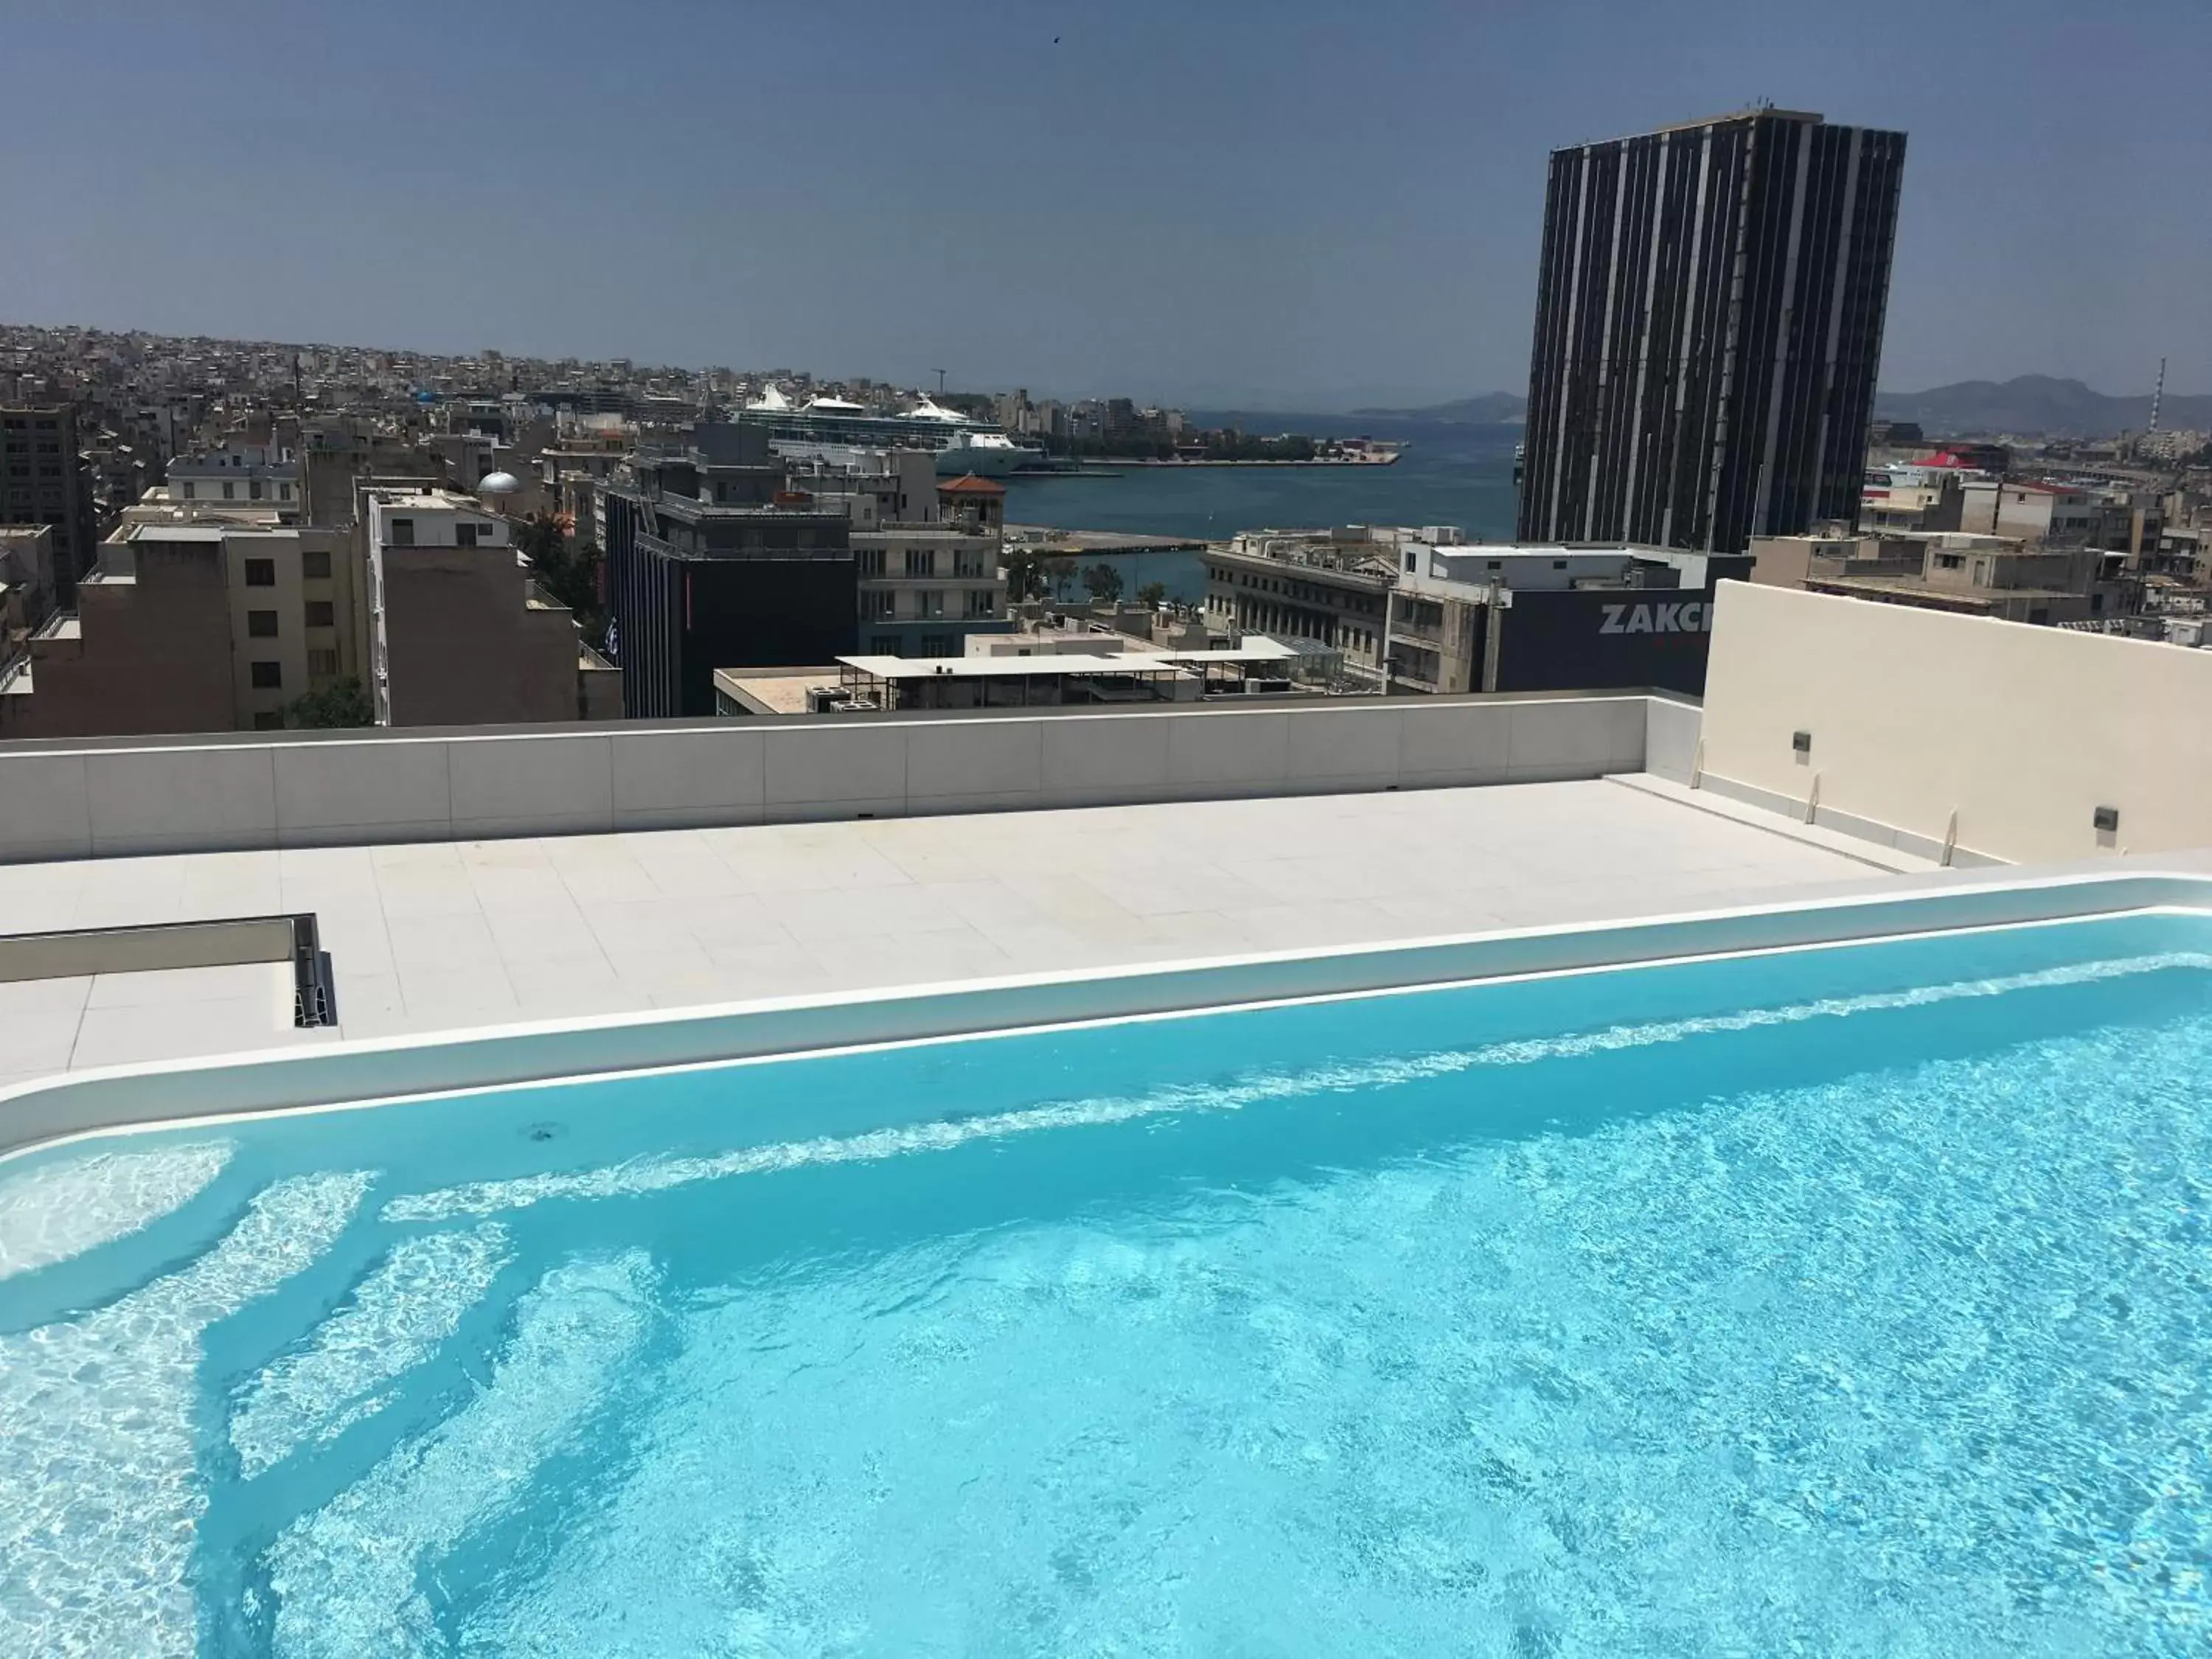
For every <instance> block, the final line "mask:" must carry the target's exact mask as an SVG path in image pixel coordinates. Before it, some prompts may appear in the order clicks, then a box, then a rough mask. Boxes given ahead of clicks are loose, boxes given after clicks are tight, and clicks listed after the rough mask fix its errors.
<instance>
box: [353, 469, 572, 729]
mask: <svg viewBox="0 0 2212 1659" xmlns="http://www.w3.org/2000/svg"><path fill="white" fill-rule="evenodd" d="M361 495H362V526H363V527H364V530H365V535H366V549H367V561H368V594H369V611H370V624H369V635H370V654H371V659H372V661H371V673H372V683H371V686H370V690H371V695H372V696H373V698H374V703H375V707H376V723H377V724H378V725H379V726H467V725H498V724H503V723H516V722H525V721H535V720H579V719H585V718H597V717H599V715H600V714H603V713H605V708H604V705H603V704H602V703H600V702H599V701H598V700H597V699H595V698H594V697H592V696H587V695H586V683H585V679H584V678H583V677H585V676H586V675H588V674H589V673H590V672H591V671H592V665H593V664H594V663H595V662H596V661H597V659H596V658H593V657H592V656H590V655H589V654H588V653H586V651H585V650H584V647H583V646H582V644H581V642H580V640H579V639H578V637H577V633H576V623H575V619H574V617H573V616H572V615H571V614H570V613H569V611H568V607H567V606H566V605H561V604H559V603H558V602H557V601H556V600H555V599H553V598H552V597H551V595H550V594H548V593H547V592H545V590H544V588H543V587H541V586H538V583H537V582H536V581H534V580H532V577H531V574H530V567H529V562H528V561H527V560H526V559H525V558H524V557H523V556H522V555H521V554H520V552H519V551H518V550H516V548H515V546H514V544H513V539H512V537H511V535H510V531H509V526H508V524H507V520H505V519H503V518H501V516H500V515H499V514H498V513H494V512H491V511H489V509H487V508H486V507H484V506H483V503H482V502H480V501H477V500H475V499H474V498H473V497H471V496H467V495H459V494H456V493H454V492H453V491H451V490H443V489H421V488H418V487H416V486H412V485H403V486H399V487H396V488H390V489H386V488H378V487H374V486H371V487H368V488H366V489H363V490H362V492H361Z"/></svg>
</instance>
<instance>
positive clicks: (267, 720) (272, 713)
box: [253, 708, 284, 732]
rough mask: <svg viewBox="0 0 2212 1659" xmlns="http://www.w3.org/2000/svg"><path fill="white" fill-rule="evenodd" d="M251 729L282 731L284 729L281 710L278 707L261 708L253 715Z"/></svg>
mask: <svg viewBox="0 0 2212 1659" xmlns="http://www.w3.org/2000/svg"><path fill="white" fill-rule="evenodd" d="M253 729H254V730H255V731H257V732H282V731H283V729H284V713H283V710H282V709H280V708H264V709H263V710H262V711H261V712H260V713H259V714H256V715H254V717H253Z"/></svg>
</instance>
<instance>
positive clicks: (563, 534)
mask: <svg viewBox="0 0 2212 1659" xmlns="http://www.w3.org/2000/svg"><path fill="white" fill-rule="evenodd" d="M574 528H575V520H574V519H573V518H571V517H570V516H569V515H568V513H532V514H531V515H530V516H529V517H528V518H526V519H525V520H522V522H521V523H520V524H518V525H517V526H515V527H514V544H515V545H516V546H517V547H519V548H520V549H521V550H522V551H523V553H524V555H525V556H527V557H528V559H529V560H530V562H531V565H532V568H534V569H535V570H536V571H537V573H538V582H539V584H540V585H541V586H544V589H545V591H546V592H548V593H550V594H551V595H552V596H553V597H554V599H556V601H558V602H559V603H560V604H562V605H566V606H568V611H569V613H570V614H571V615H572V616H574V617H575V619H576V626H577V628H578V629H580V630H582V633H583V635H584V638H585V640H586V642H587V643H589V644H591V645H592V646H593V647H597V646H598V645H599V643H600V641H603V640H605V637H606V632H607V613H606V610H605V607H604V606H603V605H601V604H600V603H599V562H600V561H599V549H598V548H597V547H595V546H594V545H592V544H591V543H590V542H577V543H574V544H571V543H570V542H569V540H568V536H569V533H570V532H572V531H573V530H574Z"/></svg>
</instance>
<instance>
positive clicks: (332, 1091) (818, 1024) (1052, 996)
mask: <svg viewBox="0 0 2212 1659" xmlns="http://www.w3.org/2000/svg"><path fill="white" fill-rule="evenodd" d="M2006 874H2007V875H2008V876H2010V877H2011V878H2010V879H2002V878H2000V879H1994V880H1972V879H1968V880H1957V879H1954V880H1952V881H1950V882H1948V883H1946V884H1942V885H1929V884H1926V883H1925V882H1924V881H1922V880H1917V879H1914V880H1909V881H1906V882H1903V883H1898V884H1883V885H1882V887H1881V889H1879V890H1873V891H1855V892H1852V893H1849V894H1844V895H1841V896H1833V897H1829V898H1818V899H1808V900H1803V901H1800V902H1792V903H1778V904H1772V905H1762V906H1755V907H1743V908H1723V909H1707V910H1696V911H1685V912H1676V913H1670V914H1664V915H1650V916H1640V917H1636V918H1632V919H1628V920H1619V919H1615V920H1608V921H1596V922H1583V923H1574V924H1566V925H1553V926H1548V927H1522V928H1509V929H1500V930H1492V931H1488V932H1483V933H1467V934H1455V935H1450V936H1446V937H1442V938H1426V939H1397V940H1389V941H1381V942H1375V943H1368V944H1360V945H1339V946H1332V947H1328V948H1325V949H1314V950H1296V951H1266V952H1256V953H1248V954H1242V955H1236V956H1229V957H1199V958H1190V959H1185V960H1179V961H1172V962H1164V963H1140V964H1134V965H1127V966H1118V967H1111V968H1102V969H1085V970H1080V971H1073V972H1061V973H1036V974H1024V975H1008V976H1005V977H1000V978H992V979H978V980H964V981H943V982H939V983H933V984H926V985H919V986H901V987H889V988H877V989H870V990H861V991H839V992H832V993H820V994H811V995H806V996H798V997H779V998H767V999H759V1000H748V1001H743V1002H735V1003H724V1004H714V1005H706V1006H696V1007H687V1008H678V1009H663V1010H656V1011H653V1012H647V1013H638V1012H624V1013H615V1014H606V1015H593V1016H588V1017H584V1018H567V1019H559V1020H550V1021H538V1022H530V1023H525V1024H506V1025H488V1026H474V1027H465V1028H461V1029H459V1030H445V1031H435V1032H426V1033H421V1034H416V1035H410V1036H396V1037H384V1038H374V1039H367V1040H362V1041H358V1042H335V1043H326V1044H321V1045H317V1046H313V1047H302V1048H284V1049H276V1050H269V1049H262V1050H257V1051H253V1052H252V1053H248V1054H218V1055H209V1056H204V1057H197V1058H193V1059H190V1060H169V1061H154V1062H143V1063H139V1064H135V1065H130V1066H113V1067H106V1068H102V1069H100V1070H88V1071H82V1072H70V1073H58V1074H56V1075H54V1076H52V1077H51V1078H41V1079H33V1080H32V1081H30V1082H27V1083H20V1084H15V1085H10V1086H9V1087H5V1088H0V1160H6V1159H12V1158H15V1157H18V1156H20V1155H21V1154H24V1153H27V1152H32V1151H34V1150H36V1149H38V1148H40V1147H41V1146H47V1145H51V1144H52V1143H54V1142H57V1141H61V1140H66V1139H76V1138H77V1137H79V1136H82V1135H87V1134H93V1133H101V1132H105V1131H112V1130H118V1129H151V1128H155V1127H175V1126H178V1125H180V1124H189V1123H195V1122H200V1121H218V1120H236V1119H239V1118H244V1117H258V1116H264V1115H271V1114H276V1113H283V1112H289V1111H295V1110H301V1109H325V1108H331V1107H336V1106H354V1105H362V1106H366V1105H371V1104H374V1103H385V1102H390V1101H393V1100H398V1099H419V1098H422V1097H435V1096H446V1095H457V1094H465V1093H472V1092H477V1091H482V1090H484V1089H491V1088H502V1087H513V1086H517V1085H532V1084H548V1083H555V1082H562V1081H568V1080H572V1079H583V1078H590V1077H605V1076H608V1075H611V1074H619V1073H639V1072H656V1071H667V1070H671V1069H676V1068H680V1067H688V1066H702V1065H714V1064H727V1063H730V1062H732V1061H739V1060H765V1059H772V1058H775V1057H778V1056H781V1055H791V1054H819V1053H823V1052H826V1051H831V1050H848V1049H854V1048H871V1047H882V1046H886V1045H891V1044H899V1043H911V1042H923V1041H933V1040H939V1039H946V1038H958V1037H975V1036H989V1035H995V1034H1000V1033H1006V1032H1011V1031H1018V1030H1037V1029H1041V1028H1048V1027H1066V1026H1073V1025H1080V1024H1097V1023H1099V1022H1102V1021H1113V1020H1125V1019H1134V1018H1152V1017H1167V1016H1173V1015H1177V1014H1182V1013H1188V1012H1194V1011H1199V1010H1218V1009H1227V1008H1231V1007H1239V1006H1254V1005H1263V1004H1282V1003H1292V1002H1298V1001H1305V1000H1316V999H1322V998H1336V997H1343V996H1348V995H1356V994H1368V993H1383V992H1389V991H1397V990H1408V989H1413V988H1415V987H1426V986H1441V985H1449V984H1462V983H1468V982H1473V981H1502V980H1508V979H1517V978H1528V977H1532V976H1537V975H1553V974H1561V973H1579V972H1587V971H1591V970H1598V969H1613V968H1625V967H1635V966H1656V965H1659V964H1661V963H1667V962H1671V961H1682V960H1692V959H1701V958H1711V957H1726V956H1735V955H1746V954H1752V953H1757V952H1762V951H1778V950H1792V949H1805V948H1810V947H1816V946H1822V945H1844V944H1859V943H1869V942H1873V941H1875V940H1878V939H1885V938H1897V937H1909V936H1913V935H1921V934H1929V933H1958V932H1966V931H1973V930H1979V929H1984V928H1989V927H2012V926H2019V925H2022V924H2029V923H2036V922H2049V921H2084V920H2089V919H2093V918H2095V917H2100V916H2117V915H2128V914H2140V913H2145V912H2153V911H2167V912H2174V913H2197V914H2203V913H2206V912H2212V873H2206V872H2198V871H2193V870H2190V869H2186V868H2170V869H2155V868H2152V869H2130V870H2127V871H2114V872H2107V871H2093V872H2069V873H2058V874H2049V875H2045V876H2043V877H2041V878H2027V879H2021V878H2019V877H2018V874H2017V872H2006Z"/></svg>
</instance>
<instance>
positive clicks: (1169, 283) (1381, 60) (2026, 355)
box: [0, 0, 2212, 405]
mask: <svg viewBox="0 0 2212 1659" xmlns="http://www.w3.org/2000/svg"><path fill="white" fill-rule="evenodd" d="M1055 37H1058V38H1057V40H1056V41H1055ZM0 64H3V65H4V70H5V73H4V76H0V85H4V88H5V105H6V107H7V110H8V115H7V119H6V130H7V133H8V137H7V144H8V152H9V153H8V156H7V160H6V161H5V162H4V163H0V317H4V318H6V319H9V320H15V321H29V322H49V323H52V322H80V323H88V324H95V325H108V326H127V325H138V326H142V327H146V328H150V329H155V330H158V331H168V332H179V333H183V332H194V333H207V334H223V335H242V336H250V337H258V338H274V339H293V340H335V341H347V342H354V343H370V344H393V345H411V346H418V347H422V348H427V349H448V350H469V349H477V348H479V347H483V346H495V347H500V348H502V349H507V350H509V351H513V352H530V353H537V354H543V355H548V356H557V355H567V354H571V353H573V354H576V355H579V356H630V357H634V358H636V359H638V360H640V361H645V362H681V363H689V364H695V365H696V364H706V363H726V364H730V365H732V366H736V367H755V368H767V367H775V366H784V365H788V366H793V367H799V368H812V369H815V370H817V371H820V372H823V373H828V374H875V375H878V376H882V377H885V378H890V379H897V380H905V381H908V382H917V383H918V382H921V381H922V380H925V379H929V378H933V377H932V376H931V373H930V372H931V371H932V370H933V368H936V367H938V366H939V365H942V366H944V367H945V368H948V369H949V370H950V371H951V384H952V385H954V386H1014V385H1025V386H1030V387H1031V388H1033V389H1035V390H1037V391H1039V392H1046V391H1050V392H1060V393H1066V394H1077V393H1085V392H1130V393H1133V394H1135V395H1138V396H1140V397H1141V396H1151V397H1161V398H1181V399H1183V400H1185V401H1188V402H1194V403H1205V402H1218V401H1222V400H1224V399H1242V398H1252V397H1255V396H1258V395H1269V396H1272V397H1273V398H1274V399H1275V400H1276V401H1278V402H1280V403H1285V404H1296V403H1298V402H1304V403H1307V404H1309V405H1314V404H1327V403H1329V402H1338V403H1341V402H1351V401H1374V400H1381V399H1388V400H1415V399H1430V398H1446V397H1455V396H1460V395H1464V394H1467V393H1470V392H1480V391H1487V390H1491V389H1494V388H1505V389H1510V390H1519V389H1520V388H1521V387H1522V386H1523V384H1524V383H1525V380H1526V375H1527V352H1528V325H1529V315H1530V309H1531V306H1532V303H1533V295H1534V276H1535V258H1536V237H1537V230H1538V226H1539V222H1540V219H1541V211H1542V199H1543V198H1542V189H1543V180H1544V168H1545V161H1546V155H1547V152H1548V151H1549V150H1550V149H1552V148H1553V147H1554V146H1556V145H1560V144H1566V143H1575V142H1577V141H1580V140H1583V139H1588V138H1595V137H1611V136H1614V135H1617V134H1620V133H1623V132H1629V131H1637V130H1638V129H1641V128H1644V127H1646V126H1650V125H1655V124H1657V123H1661V122H1664V121H1670V120H1677V119H1682V118H1689V117H1692V116H1698V115H1705V114H1711V113H1715V112H1719V111H1723V110H1726V109H1730V108H1735V107H1740V106H1742V105H1744V104H1746V103H1747V102H1750V101H1752V100H1755V99H1759V98H1765V99H1771V100H1772V101H1774V102H1775V103H1777V104H1779V105H1783V106H1789V107H1796V108H1808V109H1817V110H1820V111H1823V112H1826V114H1827V115H1828V117H1829V118H1830V119H1832V120H1844V121H1856V122H1861V123H1864V124H1869V125H1882V126H1895V127H1902V128H1904V129H1905V131H1908V132H1909V133H1910V134H1911V149H1910V150H1909V152H1908V155H1907V161H1906V167H1905V207H1904V221H1903V227H1902V230H1901V234H1900V245H1899V253H1898V258H1897V266H1896V275H1895V281H1894V285H1893V295H1892V301H1891V307H1890V320H1889V331H1888V337H1887V361H1886V362H1885V365H1884V369H1883V376H1882V383H1883V385H1884V386H1887V387H1890V388H1892V389H1897V390H1911V389H1917V388H1920V387H1923V386H1929V385H1932V384H1936V383H1939V382H1942V381H1948V380H1960V379H1965V378H1969V377H1989V378H1997V379H2002V378H2004V377H2006V376H2008V375H2012V374H2020V373H2024V372H2029V371H2041V372H2046V373H2051V374H2067V375H2075V376H2079V377H2081V378H2082V379H2084V380H2088V381H2089V382H2090V383H2091V384H2092V385H2093V386H2099V387H2100V388H2101V389H2104V390H2106V391H2115V392H2117V391H2134V390H2147V389H2148V384H2149V381H2150V379H2151V377H2152V375H2153V374H2154V372H2155V369H2156V366H2157V360H2158V358H2159V356H2160V355H2161V354H2166V355H2168V356H2171V357H2172V370H2171V376H2170V380H2169V384H2170V385H2171V386H2173V387H2175V388H2176V389H2178V390H2181V391H2188V392H2197V391H2206V392H2212V214H2208V213H2207V212H2206V210H2205V204H2206V182H2207V179H2208V177H2212V101H2208V99H2207V94H2206V87H2207V85H2208V82H2212V3H2208V0H2126V3H2122V4H2107V5H2103V6H2094V7H2088V6H2082V5H2080V4H2079V3H2051V0H2014V3H2010V4H1985V3H1980V0H1975V3H1960V0H1952V3H1948V4H1941V5H1936V4H1922V5H1916V6H1905V7H1881V6H1865V5H1848V4H1844V5H1838V4H1833V3H1826V4H1818V5H1801V4H1796V3H1792V0H1765V3H1738V0H1690V3H1679V4H1678V3H1656V0H1611V3H1575V0H1552V3H1541V0H1534V3H1528V4H1517V3H1505V4H1487V5H1479V4H1474V3H1466V0H1462V3H1457V4H1428V3H1412V0H1406V3H1393V0H1383V3H1375V4H1366V5H1360V4H1352V3H1346V0H1323V3H1308V0H1268V3H1226V0H1181V3H1171V4H1150V3H1134V0H1112V3H1108V4H1098V3H1092V4H1087V5H1075V4H1069V3H1060V0H1034V3H1029V4H1014V3H1006V4H985V3H975V4H965V3H958V0H937V3H933V4H915V3H912V0H907V3H897V4H886V5H873V4H861V3H857V0H856V3H836V0H828V3H820V4H817V3H812V0H786V3H781V4H777V5H774V6H769V5H754V4H737V3H730V4H710V3H704V0H701V3H691V4H662V3H649V0H628V3H614V0H599V3H596V4H589V5H580V4H572V3H568V0H538V3H532V4H507V3H480V0H471V3H461V0H439V3H435V4H421V3H416V0H364V3H357V4H352V5H346V6H337V5H334V4H313V5H311V4H307V3H301V0H289V3H283V4H258V3H247V0H234V3H224V4H221V5H199V4H184V5H168V6H156V5H155V4H153V3H151V0H144V3H128V4H125V3H101V0H61V3H48V0H0Z"/></svg>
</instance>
